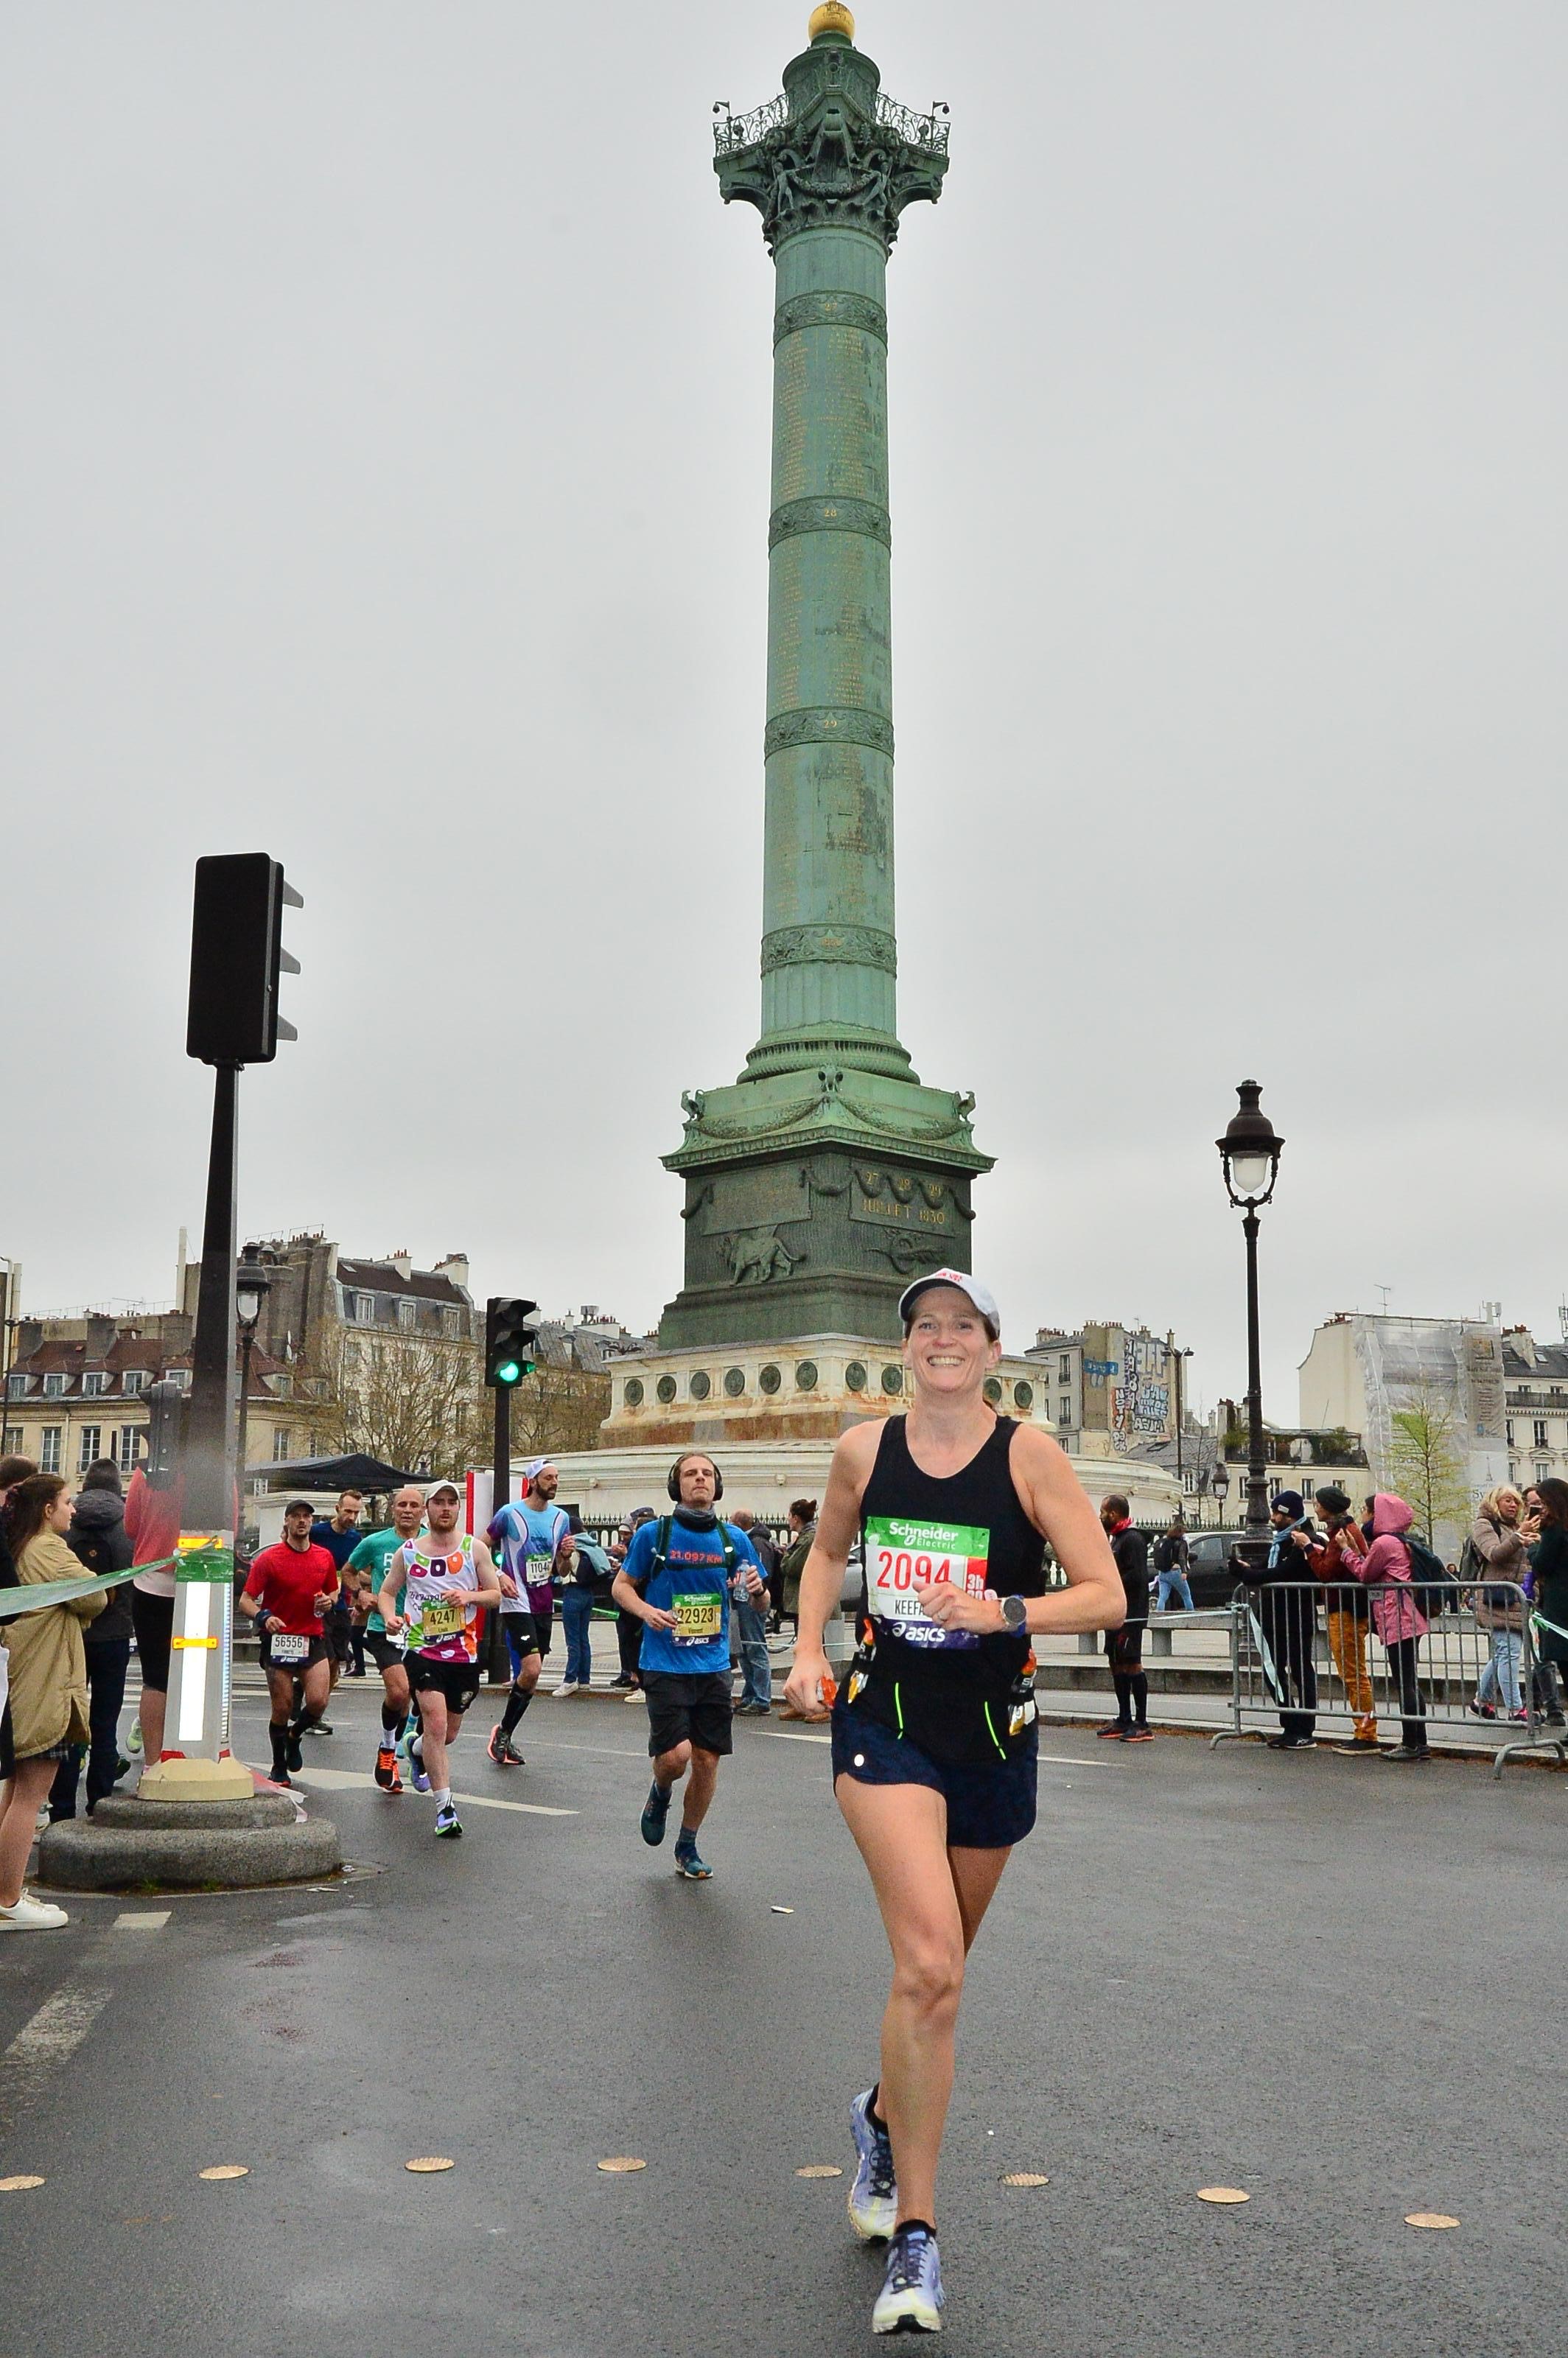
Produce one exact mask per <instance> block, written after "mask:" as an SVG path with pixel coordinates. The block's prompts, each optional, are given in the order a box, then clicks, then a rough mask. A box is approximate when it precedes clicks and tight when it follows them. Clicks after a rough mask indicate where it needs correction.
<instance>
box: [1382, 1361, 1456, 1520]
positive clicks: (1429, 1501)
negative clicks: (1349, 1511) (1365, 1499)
mask: <svg viewBox="0 0 1568 2358" xmlns="http://www.w3.org/2000/svg"><path fill="white" fill-rule="evenodd" d="M1390 1426H1391V1428H1392V1439H1391V1442H1390V1449H1389V1462H1388V1468H1387V1476H1386V1479H1387V1481H1388V1485H1389V1487H1390V1489H1393V1490H1396V1491H1397V1492H1398V1493H1399V1495H1400V1498H1403V1499H1404V1500H1405V1502H1406V1504H1407V1505H1408V1506H1410V1507H1411V1509H1413V1511H1414V1514H1415V1520H1416V1528H1417V1529H1418V1531H1422V1532H1423V1533H1424V1534H1425V1535H1426V1537H1427V1538H1428V1539H1431V1538H1433V1535H1434V1534H1435V1532H1436V1531H1437V1529H1438V1526H1439V1525H1440V1524H1444V1523H1446V1524H1448V1525H1450V1526H1452V1525H1455V1524H1460V1523H1464V1522H1467V1521H1468V1520H1469V1516H1470V1509H1471V1504H1472V1501H1471V1497H1470V1493H1469V1491H1468V1489H1467V1488H1466V1487H1465V1457H1464V1452H1463V1450H1462V1448H1461V1445H1460V1444H1461V1437H1462V1436H1461V1418H1460V1412H1459V1401H1458V1397H1457V1395H1456V1394H1455V1393H1454V1390H1452V1389H1451V1388H1449V1387H1448V1386H1446V1385H1442V1384H1434V1383H1432V1382H1429V1381H1425V1380H1423V1381H1422V1382H1421V1383H1419V1384H1416V1385H1414V1386H1412V1388H1411V1391H1410V1393H1409V1395H1408V1397H1407V1398H1406V1401H1405V1404H1404V1406H1403V1407H1402V1408H1397V1409H1395V1410H1394V1411H1393V1412H1392V1414H1391V1416H1390Z"/></svg>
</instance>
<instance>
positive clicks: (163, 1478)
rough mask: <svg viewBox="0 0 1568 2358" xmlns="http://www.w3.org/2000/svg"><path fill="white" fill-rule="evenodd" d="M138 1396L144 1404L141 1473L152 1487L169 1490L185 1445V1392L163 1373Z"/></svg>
mask: <svg viewBox="0 0 1568 2358" xmlns="http://www.w3.org/2000/svg"><path fill="white" fill-rule="evenodd" d="M142 1398H143V1399H144V1400H145V1401H146V1404H147V1433H146V1442H147V1450H146V1456H145V1457H144V1458H143V1459H142V1461H141V1465H142V1472H143V1474H144V1476H146V1481H147V1482H148V1484H149V1485H150V1487H152V1488H153V1489H155V1490H168V1489H171V1488H172V1487H173V1485H174V1477H175V1476H176V1474H177V1473H178V1470H179V1459H180V1453H181V1451H182V1450H183V1448H184V1446H185V1432H186V1424H187V1422H188V1420H189V1412H190V1401H189V1394H188V1393H187V1391H186V1390H185V1387H184V1385H183V1384H177V1383H176V1382H175V1380H174V1379H173V1377H172V1376H164V1377H160V1379H159V1380H158V1381H157V1383H156V1384H149V1385H148V1386H147V1388H146V1391H145V1392H144V1393H143V1394H142Z"/></svg>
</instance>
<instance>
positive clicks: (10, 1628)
mask: <svg viewBox="0 0 1568 2358" xmlns="http://www.w3.org/2000/svg"><path fill="white" fill-rule="evenodd" d="M70 1510H71V1498H70V1491H69V1490H68V1489H67V1487H66V1485H65V1483H64V1481H63V1480H62V1479H61V1477H60V1476H59V1475H58V1474H30V1475H28V1476H27V1479H26V1480H25V1481H22V1482H18V1483H17V1484H16V1487H15V1488H14V1489H13V1490H12V1491H11V1493H10V1496H9V1497H8V1498H7V1499H6V1501H5V1539H6V1543H7V1545H8V1547H9V1549H10V1552H11V1559H12V1562H13V1563H14V1564H15V1566H16V1581H17V1585H18V1586H20V1587H23V1588H29V1587H36V1586H39V1585H43V1584H44V1583H46V1582H49V1581H55V1580H80V1579H81V1563H80V1562H79V1561H78V1559H77V1558H76V1557H75V1556H74V1555H73V1554H72V1553H71V1552H70V1548H68V1547H67V1545H66V1543H65V1534H66V1532H67V1531H68V1530H69V1529H70ZM102 1611H103V1594H102V1592H100V1593H99V1594H98V1595H93V1596H79V1597H74V1598H72V1600H71V1601H70V1603H69V1604H66V1605H46V1606H42V1607H40V1609H39V1610H38V1612H36V1613H20V1614H17V1615H16V1617H15V1618H14V1619H12V1620H9V1621H6V1622H5V1624H4V1625H3V1627H4V1633H5V1650H6V1660H7V1669H8V1672H9V1687H10V1707H11V1742H12V1748H13V1751H14V1753H15V1756H16V1765H15V1767H14V1768H13V1771H12V1775H11V1782H10V1786H9V1788H8V1790H7V1791H6V1795H5V1810H4V1812H0V1932H41V1931H51V1930H53V1929H54V1928H56V1927H57V1926H59V1925H61V1924H63V1923H65V1922H66V1921H67V1917H66V1912H65V1910H64V1909H63V1908H56V1907H54V1906H53V1905H51V1903H50V1902H49V1901H48V1900H42V1899H35V1898H33V1897H32V1895H31V1894H30V1893H29V1892H27V1891H25V1890H24V1889H23V1887H22V1878H23V1877H24V1876H25V1875H26V1873H27V1855H28V1853H29V1852H30V1850H31V1849H32V1846H33V1834H34V1831H35V1825H36V1822H37V1818H38V1811H39V1809H40V1807H41V1806H42V1804H43V1803H44V1802H45V1801H47V1800H48V1799H49V1787H50V1786H51V1785H52V1784H53V1783H54V1779H55V1771H56V1769H57V1768H59V1764H60V1762H61V1761H62V1760H63V1759H66V1758H68V1757H69V1756H70V1754H71V1752H72V1751H73V1750H74V1748H75V1747H77V1746H78V1745H81V1744H85V1743H86V1742H87V1739H88V1736H89V1734H90V1732H91V1731H90V1726H89V1721H88V1715H87V1657H86V1654H85V1652H84V1651H83V1649H82V1643H81V1629H82V1624H83V1623H84V1622H86V1621H91V1620H92V1619H93V1618H94V1617H95V1616H96V1615H98V1614H99V1613H101V1612H102Z"/></svg>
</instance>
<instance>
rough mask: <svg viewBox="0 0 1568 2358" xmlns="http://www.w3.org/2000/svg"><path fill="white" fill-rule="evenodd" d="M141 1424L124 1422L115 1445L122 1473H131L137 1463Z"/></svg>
mask: <svg viewBox="0 0 1568 2358" xmlns="http://www.w3.org/2000/svg"><path fill="white" fill-rule="evenodd" d="M141 1430H142V1428H141V1426H140V1425H139V1424H123V1425H122V1426H121V1427H120V1434H119V1440H118V1442H117V1444H116V1445H115V1449H114V1457H115V1462H116V1464H117V1465H118V1466H119V1468H120V1471H121V1473H122V1474H129V1473H131V1472H132V1471H133V1470H134V1469H135V1463H136V1443H137V1440H138V1438H139V1437H140V1434H141Z"/></svg>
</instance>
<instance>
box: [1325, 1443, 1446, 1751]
mask: <svg viewBox="0 0 1568 2358" xmlns="http://www.w3.org/2000/svg"><path fill="white" fill-rule="evenodd" d="M1414 1520H1415V1516H1414V1514H1413V1513H1412V1511H1411V1509H1410V1508H1409V1507H1407V1506H1406V1504H1405V1502H1404V1500H1403V1499H1402V1498H1395V1497H1394V1495H1393V1493H1392V1491H1390V1490H1379V1492H1378V1494H1377V1496H1376V1497H1375V1498H1374V1499H1373V1501H1372V1544H1371V1546H1370V1547H1369V1548H1368V1551H1367V1552H1366V1554H1365V1555H1364V1556H1363V1557H1362V1558H1361V1559H1360V1561H1359V1562H1358V1563H1355V1564H1354V1565H1348V1566H1346V1569H1347V1570H1351V1571H1354V1573H1355V1574H1356V1576H1357V1579H1359V1580H1364V1581H1365V1582H1366V1583H1367V1585H1368V1587H1369V1588H1370V1589H1371V1591H1372V1623H1373V1627H1374V1628H1376V1630H1377V1632H1378V1635H1379V1638H1380V1639H1382V1641H1383V1646H1384V1650H1385V1651H1386V1652H1387V1654H1388V1657H1389V1676H1390V1682H1391V1684H1392V1685H1393V1687H1394V1689H1395V1692H1396V1693H1398V1695H1399V1699H1400V1717H1401V1719H1402V1721H1403V1724H1404V1741H1403V1742H1402V1743H1401V1744H1397V1745H1396V1746H1395V1747H1394V1748H1393V1750H1392V1751H1391V1752H1385V1753H1384V1755H1383V1758H1384V1759H1385V1760H1408V1761H1417V1760H1430V1759H1431V1758H1432V1754H1431V1752H1430V1751H1429V1750H1428V1748H1427V1741H1426V1704H1425V1703H1424V1701H1423V1700H1422V1692H1421V1686H1420V1683H1419V1682H1418V1680H1417V1677H1416V1655H1417V1653H1418V1651H1419V1650H1420V1646H1421V1641H1422V1639H1423V1638H1424V1637H1425V1635H1426V1630H1427V1622H1426V1616H1425V1615H1424V1614H1423V1613H1422V1609H1421V1607H1420V1606H1419V1605H1418V1604H1417V1603H1416V1601H1415V1595H1414V1593H1413V1591H1412V1590H1411V1558H1410V1550H1409V1548H1408V1547H1407V1546H1406V1545H1405V1540H1404V1534H1405V1533H1406V1531H1409V1529H1410V1527H1411V1523H1413V1522H1414Z"/></svg>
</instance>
